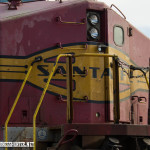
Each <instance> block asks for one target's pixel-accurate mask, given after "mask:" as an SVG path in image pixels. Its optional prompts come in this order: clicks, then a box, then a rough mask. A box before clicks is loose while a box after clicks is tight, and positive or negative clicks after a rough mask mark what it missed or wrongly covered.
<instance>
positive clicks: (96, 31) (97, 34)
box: [89, 28, 99, 39]
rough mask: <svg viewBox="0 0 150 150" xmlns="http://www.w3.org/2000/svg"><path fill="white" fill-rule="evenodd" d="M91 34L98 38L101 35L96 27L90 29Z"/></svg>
mask: <svg viewBox="0 0 150 150" xmlns="http://www.w3.org/2000/svg"><path fill="white" fill-rule="evenodd" d="M89 34H90V36H91V37H92V38H93V39H97V38H98V36H99V32H98V30H97V29H96V28H90V29H89Z"/></svg>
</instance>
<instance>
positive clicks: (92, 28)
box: [87, 11, 100, 42]
mask: <svg viewBox="0 0 150 150" xmlns="http://www.w3.org/2000/svg"><path fill="white" fill-rule="evenodd" d="M87 40H88V41H96V42H98V41H100V13H99V12H95V11H88V12H87Z"/></svg>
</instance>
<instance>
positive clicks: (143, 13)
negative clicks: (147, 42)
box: [98, 0, 150, 38]
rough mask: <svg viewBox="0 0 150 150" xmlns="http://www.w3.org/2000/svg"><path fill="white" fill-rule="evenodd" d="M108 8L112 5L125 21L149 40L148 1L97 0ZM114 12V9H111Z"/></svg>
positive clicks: (149, 11) (149, 19) (149, 9)
mask: <svg viewBox="0 0 150 150" xmlns="http://www.w3.org/2000/svg"><path fill="white" fill-rule="evenodd" d="M98 1H100V2H104V3H106V4H107V5H108V6H111V4H114V5H115V6H117V7H118V8H119V9H120V10H121V11H122V12H123V14H124V15H125V16H126V20H127V21H128V22H130V23H131V24H132V25H133V26H135V27H136V28H137V29H138V30H140V31H141V32H142V33H144V34H145V35H146V36H147V37H149V38H150V0H142V1H141V0H98ZM113 10H115V8H114V9H113Z"/></svg>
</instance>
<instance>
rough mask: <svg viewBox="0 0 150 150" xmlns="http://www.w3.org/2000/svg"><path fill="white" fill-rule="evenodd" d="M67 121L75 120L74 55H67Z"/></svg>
mask: <svg viewBox="0 0 150 150" xmlns="http://www.w3.org/2000/svg"><path fill="white" fill-rule="evenodd" d="M66 59H67V122H68V123H72V120H73V103H72V101H73V87H72V57H67V58H66Z"/></svg>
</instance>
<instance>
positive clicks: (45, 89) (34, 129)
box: [33, 54, 72, 150]
mask: <svg viewBox="0 0 150 150" xmlns="http://www.w3.org/2000/svg"><path fill="white" fill-rule="evenodd" d="M68 56H72V54H60V55H58V56H57V58H56V62H55V64H54V66H53V68H52V71H51V73H50V75H49V77H48V80H47V83H46V85H45V87H44V90H43V93H42V95H41V97H40V100H39V103H38V105H37V107H36V110H35V112H34V115H33V142H34V148H33V150H36V116H37V114H38V111H39V109H40V106H41V104H42V102H43V99H44V96H45V93H46V91H47V89H48V86H49V83H50V81H51V79H52V77H53V75H54V73H55V70H56V67H57V64H58V61H59V59H60V58H61V57H68Z"/></svg>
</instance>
